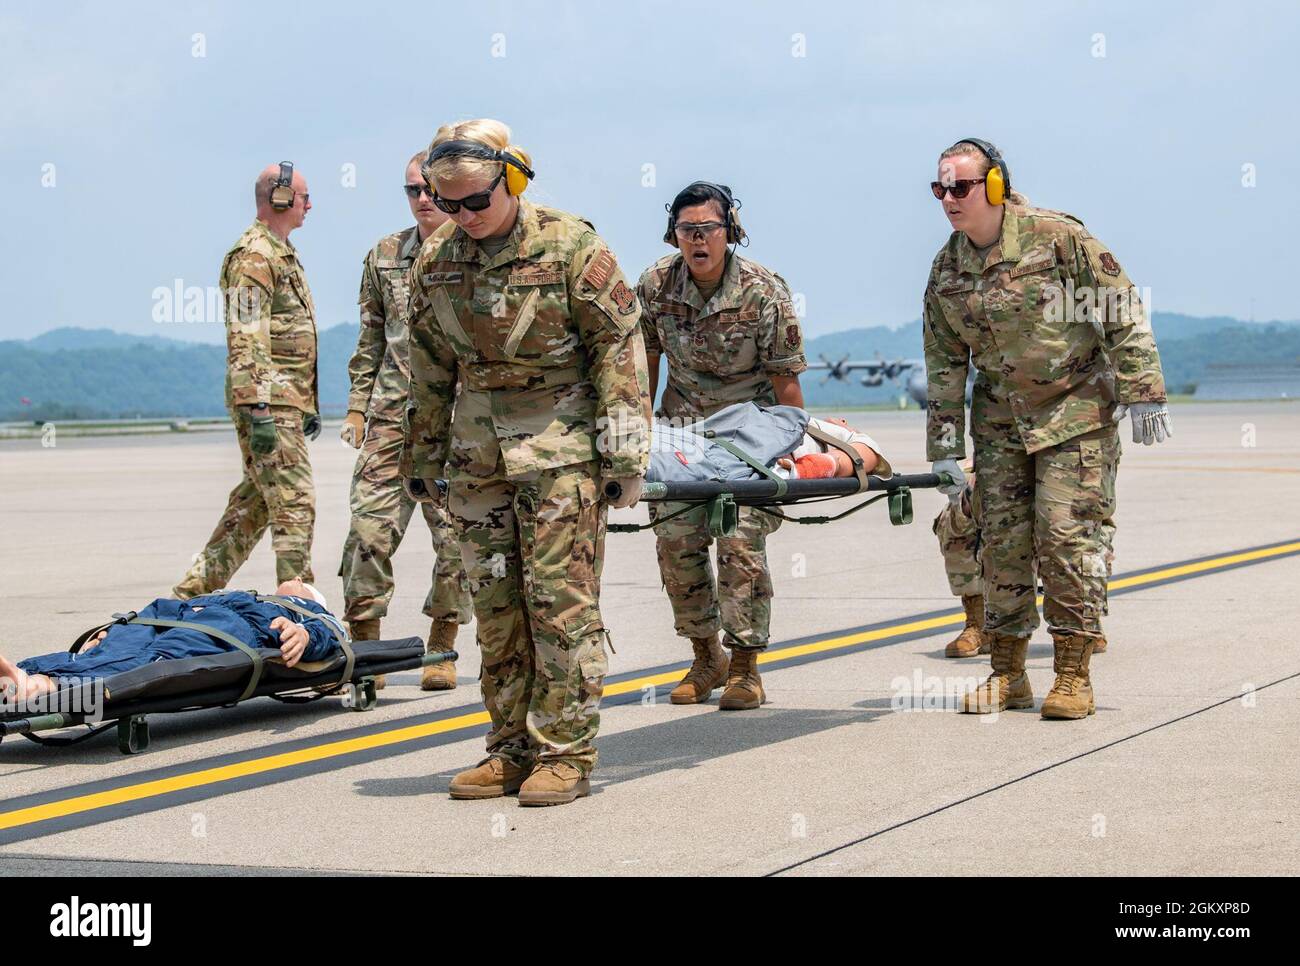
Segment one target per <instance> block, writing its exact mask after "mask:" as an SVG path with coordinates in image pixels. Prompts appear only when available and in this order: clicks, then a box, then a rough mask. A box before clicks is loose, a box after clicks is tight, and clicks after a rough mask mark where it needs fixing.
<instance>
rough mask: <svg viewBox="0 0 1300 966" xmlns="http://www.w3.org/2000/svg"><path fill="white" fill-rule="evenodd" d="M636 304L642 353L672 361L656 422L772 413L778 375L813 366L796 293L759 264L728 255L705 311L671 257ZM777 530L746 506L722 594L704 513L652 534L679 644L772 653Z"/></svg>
mask: <svg viewBox="0 0 1300 966" xmlns="http://www.w3.org/2000/svg"><path fill="white" fill-rule="evenodd" d="M637 296H638V297H639V299H640V301H641V313H642V316H641V330H642V332H643V333H644V335H645V343H646V352H647V353H649V354H650V355H652V356H653V355H664V356H666V358H667V360H668V385H667V388H666V389H665V390H664V397H663V400H662V402H661V403H660V406H659V409H658V410H657V411H656V414H657V415H659V416H664V417H668V418H679V419H698V418H703V417H705V416H710V415H712V414H713V413H715V412H717V411H718V410H720V409H723V408H724V407H726V406H730V405H732V404H733V403H738V402H750V401H753V402H756V403H758V404H759V405H761V406H774V405H776V402H777V399H776V390H775V389H774V388H773V386H772V376H796V375H798V374H799V373H801V372H803V371H804V370H805V369H807V368H808V363H807V361H806V360H805V359H804V354H803V332H802V329H801V327H800V325H799V320H798V318H797V317H796V315H795V311H794V304H793V302H792V301H791V298H790V290H789V288H787V286H786V284H785V280H784V279H782V278H781V276H780V275H777V274H776V273H775V272H771V271H768V270H767V269H766V268H764V267H763V266H762V265H759V264H758V263H756V262H751V261H749V260H748V259H745V258H741V257H740V256H738V255H732V256H731V257H730V258H729V259H728V263H727V268H726V271H725V273H724V274H723V277H722V285H721V287H720V288H719V289H718V290H717V291H716V292H714V293H713V296H712V297H711V298H710V299H709V301H708V303H707V304H706V303H705V302H704V299H703V298H702V297H701V295H700V291H699V289H698V288H696V286H695V283H694V281H693V280H692V279H691V275H690V270H689V268H688V267H687V265H686V263H685V260H684V259H683V258H682V256H681V255H680V254H675V255H668V256H665V257H664V258H661V259H659V261H657V262H655V263H654V264H653V265H652V266H650V268H648V269H646V271H645V273H644V274H643V275H642V276H641V280H640V281H639V282H638V283H637ZM680 508H681V504H672V503H669V504H653V505H652V507H651V515H652V518H654V519H657V518H659V517H661V516H666V515H668V514H669V513H672V512H674V511H675V510H677V509H680ZM780 524H781V521H780V519H779V518H777V517H774V516H772V515H770V514H767V513H762V512H759V511H757V510H754V509H752V508H749V507H742V508H741V513H740V522H739V525H738V527H737V528H736V533H735V535H734V536H731V537H721V538H719V539H718V579H717V586H716V588H715V586H714V580H713V568H712V566H711V565H710V561H709V546H710V544H712V542H713V538H712V537H710V536H709V531H708V526H707V522H706V517H705V511H704V510H703V509H697V510H692V511H691V512H690V513H687V514H685V515H683V516H679V517H676V518H675V519H673V520H669V521H667V522H665V523H661V524H659V525H658V526H656V527H655V535H656V538H657V539H656V547H657V550H658V555H659V573H660V574H661V576H662V577H663V581H664V587H665V588H666V589H667V591H668V596H669V598H670V600H671V601H672V606H673V617H674V623H675V625H676V629H677V633H678V635H679V636H681V637H689V638H704V637H713V636H715V635H716V634H717V633H718V631H719V630H723V631H724V632H725V637H726V640H725V641H724V643H726V644H727V645H728V646H733V647H741V648H751V649H755V650H757V649H762V648H765V647H766V646H767V642H768V627H769V624H770V622H771V616H772V576H771V573H770V572H769V571H768V566H767V535H768V534H769V533H772V532H773V531H775V530H776V529H777V527H779V526H780ZM719 598H721V606H719Z"/></svg>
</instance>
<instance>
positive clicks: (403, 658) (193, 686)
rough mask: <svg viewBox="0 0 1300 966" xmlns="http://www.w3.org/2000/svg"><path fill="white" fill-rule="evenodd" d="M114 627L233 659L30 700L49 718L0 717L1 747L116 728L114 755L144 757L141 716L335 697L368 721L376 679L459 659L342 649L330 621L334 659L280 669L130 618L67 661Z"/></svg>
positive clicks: (392, 648) (415, 642)
mask: <svg viewBox="0 0 1300 966" xmlns="http://www.w3.org/2000/svg"><path fill="white" fill-rule="evenodd" d="M259 599H261V600H273V601H275V602H276V603H278V604H281V605H282V606H285V607H288V608H289V609H290V610H294V611H297V612H298V613H300V614H302V615H304V616H306V617H309V618H316V619H320V615H318V614H316V613H314V612H313V611H309V610H307V609H305V608H299V607H297V606H296V605H294V604H293V603H292V602H291V601H286V600H285V599H284V598H279V597H260V598H259ZM115 623H136V624H153V625H155V626H165V627H174V626H188V627H191V628H193V629H196V630H201V631H203V632H204V633H207V634H210V635H212V636H214V637H218V638H220V639H222V640H224V641H226V642H227V643H229V644H231V645H233V646H234V647H235V648H236V649H235V650H234V651H227V652H223V653H220V654H206V655H202V656H199V657H188V658H178V659H175V660H166V661H155V662H153V663H151V664H146V665H144V666H143V667H138V668H133V669H132V670H130V671H123V672H121V673H119V674H112V675H108V676H106V677H103V678H99V679H96V680H93V681H91V680H86V681H79V682H75V683H74V684H73V685H72V686H65V687H63V688H61V689H60V690H59V691H55V692H53V693H51V694H49V695H45V696H42V698H41V699H39V700H40V702H41V704H40V706H41V707H43V708H48V709H50V710H49V711H47V712H41V711H39V710H38V711H37V712H36V713H32V712H29V711H14V710H6V711H3V712H0V741H2V740H3V739H4V738H5V737H7V736H9V735H22V736H23V737H24V738H27V739H29V740H31V741H34V742H36V743H38V744H42V745H53V746H66V745H73V744H78V743H80V742H82V741H85V740H87V739H89V738H93V737H94V736H96V735H98V734H101V733H103V732H105V731H108V730H109V729H111V728H116V729H117V745H118V749H119V750H120V751H121V752H122V754H125V755H134V754H136V753H138V752H141V751H144V750H145V749H146V748H148V747H149V720H148V716H149V715H152V714H170V713H173V712H178V711H197V710H201V709H204V708H230V707H234V706H235V705H236V704H239V703H241V702H243V701H247V700H249V699H251V698H257V697H268V698H273V699H275V700H276V701H280V702H282V703H284V704H305V703H307V702H310V701H317V700H320V699H321V698H324V697H327V696H329V695H334V694H340V695H341V696H342V704H343V706H344V707H345V708H348V709H350V710H352V711H369V710H370V709H371V708H373V707H374V706H375V705H376V703H377V702H378V697H377V692H376V687H375V679H376V678H377V677H378V676H379V675H381V674H392V673H395V672H397V671H409V670H413V669H415V668H420V667H424V666H426V665H429V664H436V663H438V662H440V661H455V660H456V658H457V656H458V655H457V653H456V652H455V651H446V652H442V653H433V654H426V653H425V652H424V642H423V641H421V640H420V638H418V637H406V638H402V639H400V640H390V641H353V640H349V639H348V637H347V635H346V634H344V633H343V631H342V630H341V628H340V626H339V624H338V622H337V621H336V620H330V621H327V622H326V623H328V624H329V625H330V627H331V630H333V632H334V635H335V638H336V640H337V641H338V644H339V649H338V651H337V652H336V653H335V654H333V655H331V656H330V657H329V658H326V659H324V660H321V661H312V662H306V661H302V662H299V663H298V664H297V665H295V666H294V667H286V666H285V664H284V662H283V660H282V659H281V657H280V651H279V650H278V649H277V648H267V647H261V648H255V647H250V646H249V645H247V644H245V643H244V642H243V641H240V640H239V639H237V638H235V637H233V636H230V635H226V634H224V633H223V632H221V631H218V630H216V629H214V628H211V627H208V626H206V625H204V624H197V623H188V624H186V623H183V622H178V621H162V620H144V619H141V618H140V617H138V616H137V615H136V614H135V612H130V613H126V614H114V615H113V620H111V621H109V622H107V623H105V624H100V625H98V626H96V627H92V628H90V629H89V630H88V631H86V632H85V633H83V634H81V635H80V636H79V637H78V638H77V640H76V641H74V642H73V644H72V646H71V647H70V648H69V653H73V654H75V653H77V651H78V650H80V649H81V647H82V646H83V645H84V644H85V642H86V641H87V640H89V639H90V637H91V636H92V635H94V634H96V633H98V632H99V631H101V630H104V629H105V628H108V627H111V626H112V625H113V624H115ZM82 725H84V726H86V727H87V728H88V729H89V730H88V731H85V732H83V733H81V734H78V735H75V736H65V735H58V736H52V735H45V734H42V732H48V731H60V730H63V729H67V728H73V727H78V726H82Z"/></svg>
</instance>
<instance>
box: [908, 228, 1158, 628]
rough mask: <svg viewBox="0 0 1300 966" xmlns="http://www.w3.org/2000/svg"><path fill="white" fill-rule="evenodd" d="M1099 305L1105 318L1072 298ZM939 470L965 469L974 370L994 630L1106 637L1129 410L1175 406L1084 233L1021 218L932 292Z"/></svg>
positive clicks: (974, 426) (938, 276)
mask: <svg viewBox="0 0 1300 966" xmlns="http://www.w3.org/2000/svg"><path fill="white" fill-rule="evenodd" d="M1084 290H1087V291H1090V292H1095V293H1097V295H1098V296H1100V297H1102V298H1110V299H1112V301H1111V303H1110V304H1109V306H1108V307H1107V309H1106V310H1105V311H1096V310H1093V309H1088V310H1084V309H1083V308H1082V307H1080V308H1079V310H1078V311H1077V312H1076V311H1075V308H1076V307H1075V305H1074V302H1073V299H1074V298H1076V297H1078V296H1080V295H1082V294H1084ZM925 361H926V368H927V371H928V374H929V407H928V408H929V415H928V426H927V447H926V448H927V456H928V458H929V459H931V460H939V459H946V458H956V459H960V458H962V457H963V456H964V455H965V425H964V423H965V411H964V405H963V402H964V399H963V397H964V389H965V382H966V372H967V366H968V364H969V363H971V362H972V361H973V362H974V364H975V366H976V367H977V368H978V370H979V374H978V375H977V376H976V379H975V387H974V392H973V396H972V402H971V431H972V435H973V437H974V440H975V472H976V490H977V493H978V497H979V501H980V504H981V506H980V512H981V520H980V522H981V524H982V526H983V550H982V560H983V576H984V599H985V628H986V629H987V630H989V631H991V632H1000V633H1002V634H1005V635H1012V636H1015V637H1026V636H1028V635H1029V634H1031V633H1032V632H1033V629H1034V628H1035V627H1036V626H1037V625H1038V612H1037V609H1036V608H1035V606H1034V596H1035V595H1034V590H1035V584H1034V569H1035V562H1037V568H1038V574H1039V577H1040V578H1041V579H1042V582H1043V587H1044V590H1045V596H1046V602H1045V605H1044V615H1045V617H1046V619H1047V623H1048V627H1049V628H1051V629H1053V630H1059V631H1062V632H1065V633H1067V634H1068V633H1075V634H1079V633H1082V634H1087V635H1093V636H1095V635H1099V634H1100V633H1101V625H1100V618H1101V615H1102V614H1103V613H1104V612H1105V602H1106V577H1107V574H1108V571H1109V554H1110V552H1111V549H1112V546H1111V543H1112V534H1113V530H1114V525H1113V522H1112V516H1113V514H1114V511H1115V472H1116V469H1117V467H1118V465H1119V457H1120V445H1119V433H1118V431H1117V429H1116V427H1115V423H1114V412H1115V406H1116V403H1117V402H1121V403H1134V402H1163V401H1164V400H1165V386H1164V379H1163V377H1162V375H1161V370H1160V358H1159V355H1158V353H1157V351H1156V344H1155V337H1154V335H1153V334H1152V331H1151V326H1150V324H1149V323H1148V321H1147V318H1146V313H1145V311H1144V310H1143V308H1142V305H1141V303H1140V302H1139V301H1138V300H1137V297H1136V291H1135V290H1133V287H1132V283H1131V282H1130V281H1129V279H1128V276H1127V275H1125V274H1124V272H1123V270H1122V269H1121V268H1120V265H1119V263H1118V262H1117V261H1116V259H1115V257H1114V256H1113V255H1112V254H1111V253H1110V252H1109V251H1107V250H1106V248H1105V246H1103V245H1102V244H1101V243H1100V242H1099V241H1097V239H1095V238H1093V237H1092V236H1091V235H1090V234H1089V233H1088V232H1087V230H1086V229H1085V228H1084V227H1083V225H1082V223H1081V222H1079V221H1078V220H1077V219H1074V218H1073V217H1071V216H1067V215H1064V214H1061V213H1059V212H1050V211H1044V210H1042V209H1037V208H1029V207H1024V206H1019V205H1008V206H1007V209H1006V211H1005V213H1004V217H1003V222H1002V234H1001V237H1000V238H999V240H998V242H997V244H995V245H994V246H993V248H992V249H991V250H990V251H989V252H988V253H987V255H986V256H985V257H984V258H980V257H979V255H978V253H977V252H976V251H975V248H974V247H973V245H972V244H971V242H970V240H969V239H968V238H967V237H966V236H965V234H964V233H962V232H954V233H953V235H952V237H951V238H950V239H949V240H948V243H947V244H946V245H945V246H944V247H943V249H942V250H941V251H940V252H939V255H938V257H937V258H936V259H935V261H934V266H933V268H932V269H931V272H930V279H929V282H928V284H927V286H926V290H925Z"/></svg>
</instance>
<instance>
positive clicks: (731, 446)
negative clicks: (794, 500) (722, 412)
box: [704, 433, 786, 499]
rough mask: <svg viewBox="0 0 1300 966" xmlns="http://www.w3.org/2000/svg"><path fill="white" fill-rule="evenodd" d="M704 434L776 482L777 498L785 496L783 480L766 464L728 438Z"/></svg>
mask: <svg viewBox="0 0 1300 966" xmlns="http://www.w3.org/2000/svg"><path fill="white" fill-rule="evenodd" d="M704 435H705V436H706V437H707V438H708V439H710V440H711V441H712V442H714V443H716V444H717V445H719V446H721V447H722V448H723V449H725V450H726V451H727V452H728V453H730V454H731V455H732V456H734V457H736V459H738V460H741V461H742V462H745V463H748V464H749V465H750V468H751V469H753V470H755V471H756V472H757V473H758V474H759V475H760V476H765V477H767V478H768V479H769V480H771V481H772V482H774V483H775V484H776V496H777V498H778V499H780V498H781V497H783V496H785V491H786V485H785V480H783V479H781V477H779V476H777V475H776V474H775V473H773V472H772V471H771V470H769V469H768V468H767V467H766V466H764V465H763V464H762V463H760V462H759V461H758V460H756V459H754V457H752V456H750V455H749V454H748V453H746V452H745V451H744V450H743V449H741V448H740V447H739V446H737V445H736V444H735V443H733V442H731V440H729V439H719V438H718V437H716V436H712V435H710V434H709V433H705V434H704Z"/></svg>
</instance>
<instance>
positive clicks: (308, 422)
mask: <svg viewBox="0 0 1300 966" xmlns="http://www.w3.org/2000/svg"><path fill="white" fill-rule="evenodd" d="M302 434H303V435H304V436H306V437H307V438H308V439H315V438H316V437H317V436H319V435H320V413H303V414H302Z"/></svg>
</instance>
